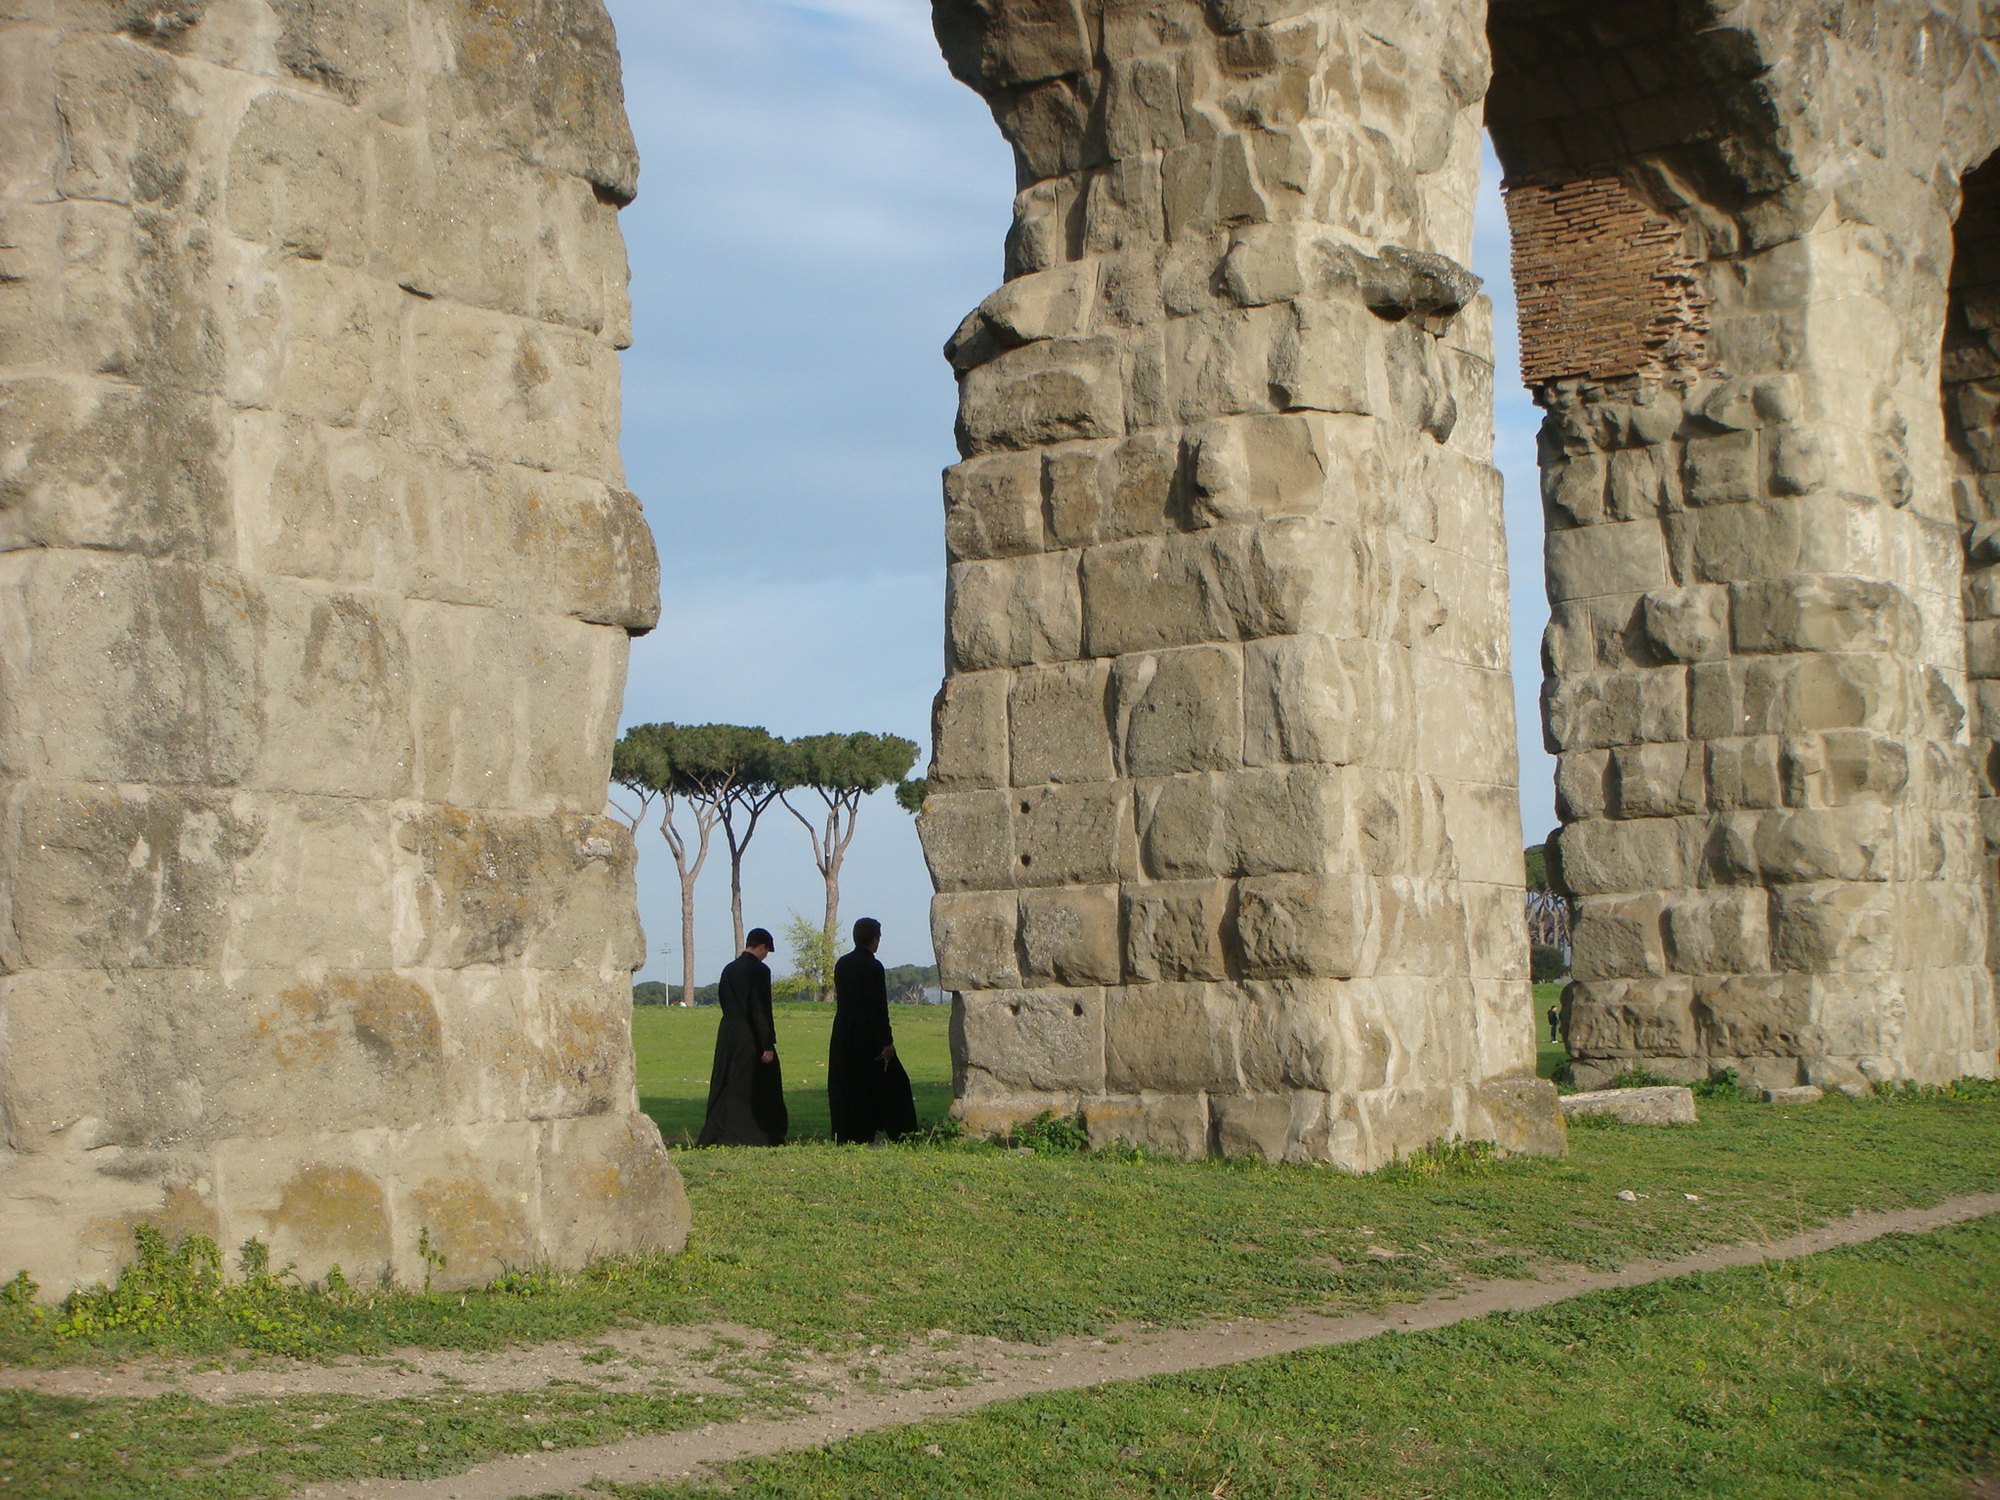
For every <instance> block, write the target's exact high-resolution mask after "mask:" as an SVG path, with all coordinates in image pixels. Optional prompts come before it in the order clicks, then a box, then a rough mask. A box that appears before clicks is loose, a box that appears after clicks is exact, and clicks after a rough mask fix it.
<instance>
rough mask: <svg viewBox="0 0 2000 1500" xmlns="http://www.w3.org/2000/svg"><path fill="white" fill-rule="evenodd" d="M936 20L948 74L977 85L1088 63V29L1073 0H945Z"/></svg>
mask: <svg viewBox="0 0 2000 1500" xmlns="http://www.w3.org/2000/svg"><path fill="white" fill-rule="evenodd" d="M934 24H935V26H936V28H937V36H938V45H939V46H940V47H942V48H943V49H944V57H945V62H946V63H947V64H949V65H950V68H951V75H952V77H954V78H956V79H958V80H959V81H960V82H961V83H965V84H969V85H970V86H972V87H973V88H975V89H983V88H985V87H988V86H996V85H997V86H1001V87H1014V86H1017V85H1020V84H1026V83H1036V82H1039V81H1041V80H1042V79H1046V78H1058V77H1061V76H1062V75H1063V74H1066V73H1079V72H1082V71H1083V70H1084V69H1085V68H1087V67H1088V66H1089V65H1090V53H1091V44H1090V29H1089V26H1088V24H1087V23H1086V22H1085V20H1084V17H1083V11H1082V9H1081V8H1080V7H1079V6H1077V5H1076V4H1074V3H1073V0H1048V3H1043V4H1037V5H1034V6H1018V7H1017V6H997V5H989V4H982V3H979V0H945V3H944V4H941V5H939V6H938V8H937V11H936V14H935V17H934Z"/></svg>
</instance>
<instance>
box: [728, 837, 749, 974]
mask: <svg viewBox="0 0 2000 1500" xmlns="http://www.w3.org/2000/svg"><path fill="white" fill-rule="evenodd" d="M744 842H745V843H746V844H747V843H748V842H749V840H748V839H745V840H744ZM729 920H730V921H731V922H732V923H733V924H734V925H735V927H736V946H735V948H734V949H732V950H731V951H732V952H734V953H741V952H742V951H743V851H742V850H741V849H738V848H737V847H736V846H735V845H734V844H733V843H732V844H731V845H730V846H729Z"/></svg>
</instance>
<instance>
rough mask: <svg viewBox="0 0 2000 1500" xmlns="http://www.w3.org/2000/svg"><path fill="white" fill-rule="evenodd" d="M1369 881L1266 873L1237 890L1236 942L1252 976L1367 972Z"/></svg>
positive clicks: (1348, 975) (1246, 973)
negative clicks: (1366, 936)
mask: <svg viewBox="0 0 2000 1500" xmlns="http://www.w3.org/2000/svg"><path fill="white" fill-rule="evenodd" d="M1372 895H1373V890H1372V888H1371V885H1370V883H1369V882H1366V881H1361V880H1355V879H1351V878H1349V879H1341V878H1338V877H1324V878H1322V877H1315V876H1311V875H1265V876H1260V877H1257V878H1254V879H1250V880H1245V881H1242V882H1241V883H1240V884H1239V886H1238V888H1237V911H1236V940H1237V943H1238V944H1239V945H1240V948H1241V951H1242V963H1243V974H1244V976H1245V977H1246V978H1249V979H1291V978H1297V977H1305V976H1325V977H1330V978H1336V979H1347V978H1351V977H1353V976H1354V975H1355V974H1357V973H1361V972H1365V969H1364V967H1363V966H1364V963H1365V960H1364V957H1363V949H1364V945H1365V942H1366V938H1365V934H1366V931H1367V923H1368V918H1369V916H1370V915H1371V906H1372V903H1371V902H1370V900H1369V898H1370V897H1371V896H1372Z"/></svg>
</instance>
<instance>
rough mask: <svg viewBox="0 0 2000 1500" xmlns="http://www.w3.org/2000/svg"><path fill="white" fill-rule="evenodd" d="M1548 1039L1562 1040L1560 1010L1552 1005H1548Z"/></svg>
mask: <svg viewBox="0 0 2000 1500" xmlns="http://www.w3.org/2000/svg"><path fill="white" fill-rule="evenodd" d="M1549 1040H1550V1041H1552V1042H1559V1041H1561V1040H1562V1012H1561V1011H1560V1010H1558V1009H1557V1008H1556V1007H1555V1006H1553V1005H1551V1006H1550V1007H1549Z"/></svg>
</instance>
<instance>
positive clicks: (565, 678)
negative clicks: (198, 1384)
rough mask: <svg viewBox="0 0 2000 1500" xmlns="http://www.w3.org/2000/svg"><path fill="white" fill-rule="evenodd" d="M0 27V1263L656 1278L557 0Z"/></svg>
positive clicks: (620, 609)
mask: <svg viewBox="0 0 2000 1500" xmlns="http://www.w3.org/2000/svg"><path fill="white" fill-rule="evenodd" d="M6 15H7V19H6V20H4V21H0V167H4V172H5V177H4V180H0V245H4V246H6V247H7V248H5V249H0V403H4V417H0V445H4V446H0V549H4V550H0V1048H4V1050H3V1051H0V1106H3V1107H4V1121H5V1132H6V1138H5V1151H4V1153H0V1273H8V1272H12V1271H14V1270H16V1269H19V1268H23V1267H25V1268H26V1269H27V1270H28V1271H29V1272H30V1273H31V1274H32V1275H33V1276H34V1277H35V1278H37V1279H38V1280H39V1281H40V1282H41V1283H42V1285H43V1287H44V1289H45V1291H49V1292H57V1291H60V1290H62V1289H63V1288H64V1287H67V1286H71V1285H75V1284H77V1283H79V1282H85V1281H89V1280H91V1279H93V1278H96V1277H101V1276H106V1275H108V1274H109V1273H111V1272H112V1271H113V1270H114V1268H115V1267H116V1265H117V1264H118V1263H119V1262H120V1261H121V1260H122V1259H123V1258H124V1257H125V1256H126V1255H127V1254H128V1253H129V1250H130V1246H131V1241H132V1230H133V1226H134V1225H135V1224H139V1223H145V1222H151V1223H154V1224H156V1225H158V1226H160V1227H161V1228H163V1229H164V1230H166V1231H167V1232H169V1233H170V1234H178V1233H185V1232H200V1233H203V1234H207V1235H210V1236H212V1237H214V1238H215V1239H216V1240H218V1241H219V1242H220V1243H221V1244H222V1245H223V1246H224V1248H225V1249H227V1250H233V1249H234V1247H235V1246H236V1245H237V1244H239V1243H240V1242H242V1241H243V1240H245V1239H247V1238H249V1237H250V1236H253V1235H254V1236H257V1237H258V1238H260V1239H262V1240H264V1241H265V1242H266V1243H267V1244H269V1245H270V1247H271V1251H272V1258H273V1262H274V1263H275V1264H278V1265H283V1264H285V1263H287V1262H296V1264H297V1268H298V1270H299V1272H300V1273H301V1274H302V1275H305V1276H307V1277H314V1276H318V1275H321V1274H322V1273H324V1272H325V1271H326V1269H327V1268H328V1266H330V1265H332V1264H335V1263H338V1264H339V1265H340V1266H341V1267H342V1269H343V1270H344V1271H345V1273H346V1274H347V1276H348V1277H349V1278H350V1279H360V1278H371V1279H372V1278H374V1277H376V1276H379V1275H381V1274H383V1273H384V1272H394V1273H395V1274H397V1275H399V1276H401V1277H403V1278H405V1279H406V1280H418V1279H421V1278H422V1276H423V1275H424V1272H425V1266H424V1264H423V1263H422V1261H421V1260H420V1258H419V1256H418V1253H417V1244H418V1240H419V1237H420V1236H421V1235H423V1234H425V1233H428V1236H429V1243H430V1244H431V1245H432V1246H433V1247H435V1249H436V1250H437V1251H439V1252H441V1253H442V1254H443V1255H444V1256H445V1258H446V1264H445V1268H444V1270H443V1272H442V1273H441V1274H442V1279H443V1281H444V1283H445V1284H466V1283H476V1282H480V1281H483V1280H485V1279H487V1278H489V1277H491V1276H492V1275H494V1274H495V1273H496V1272H498V1271H499V1269H500V1268H501V1265H502V1263H503V1262H512V1263H516V1264H518V1263H522V1262H526V1261H532V1260H536V1259H539V1258H544V1257H546V1258H549V1259H553V1260H555V1261H558V1262H562V1263H570V1264H575V1263H577V1262H578V1261H580V1260H581V1259H582V1258H583V1257H585V1256H587V1255H589V1254H592V1253H601V1252H604V1251H610V1250H617V1249H625V1248H635V1247H641V1246H662V1247H674V1246H677V1245H678V1244H679V1242H680V1240H681V1238H682V1237H683V1236H684V1234H685V1224H686V1210H685V1200H684V1197H683V1195H682V1192H681V1189H680V1183H679V1179H678V1176H677V1175H676V1173H675V1172H674V1169H673V1167H672V1165H671V1163H670V1162H669V1161H668V1159H667V1157H666V1155H665V1152H664V1150H663V1149H662V1146H661V1143H660V1139H659V1135H658V1132H657V1131H656V1130H655V1129H654V1128H653V1126H652V1125H651V1123H650V1122H649V1121H647V1120H646V1119H645V1117H644V1116H642V1115H641V1114H640V1113H639V1112H638V1108H637V1100H636V1097H635V1093H634V1087H633V1072H632V1054H631V1045H630V1039H629V1016H630V1012H629V1009H628V1007H629V1005H630V992H629V981H630V974H629V972H628V971H629V970H630V969H631V968H632V967H633V966H634V965H635V964H637V963H638V962H639V960H640V956H641V951H642V944H641V938H640V933H639V929H638V924H637V922H636V920H635V915H634V903H633V890H632V868H633V857H634V856H633V849H632V846H631V842H630V839H629V838H628V836H627V835H626V833H625V831H624V829H623V828H622V827H621V826H620V825H619V824H618V823H616V822H614V821H610V820H607V819H606V818H605V817H604V816H603V812H604V792H605V782H606V775H607V769H608V761H609V754H610V746H611V741H612V737H613V732H614V729H615V724H616V719H617V714H618V709H619V701H620V695H621V691H622V687H623V681H624V673H625V661H626V651H627V636H628V633H633V632H638V631H643V630H645V629H647V628H648V627H650V626H651V624H652V623H653V621H654V619H655V617H656V611H657V565H656V563H655V560H654V555H653V550H652V543H651V540H650V538H649V536H648V534H647V531H646V527H645V524H644V521H643V519H642V518H641V515H640V510H639V506H638V503H637V501H636V500H635V499H634V498H633V497H632V495H630V494H629V493H628V492H627V491H626V490H625V488H624V484H623V480H622V477H621V474H620V466H619V457H618V446H617V439H618V420H619V408H618V366H617V354H616V351H617V350H618V349H619V348H621V347H622V346H623V345H624V344H625V343H626V342H627V332H626V328H627V305H626V294H625V262H624V255H623V249H622V245H621V242H620V238H619V233H618V226H617V205H618V204H620V203H622V202H624V201H626V200H628V199H629V198H630V197H631V196H632V192H633V188H634V182H635V177H636V171H637V161H636V159H635V156H634V153H633V149H632V142H631V138H630V135H629V133H628V131H627V127H626V124H625V118H624V113H623V108H622V103H621V96H620V93H619V86H618V63H617V53H616V48H615V45H614V42H613V38H612V35H611V28H610V24H609V22H608V20H607V18H606V17H605V15H604V12H603V10H602V8H601V6H600V5H599V4H598V3H597V0H541V3H539V4H535V5H528V6H511V7H508V8H506V9H505V10H504V11H502V10H498V9H494V8H491V7H475V6H463V5H457V4H447V3H443V0H415V3H406V0H393V3H391V0H351V3H344V4H339V5H327V4H323V3H309V0H213V3H209V0H173V3H151V0H149V3H146V4H138V3H123V0H120V3H111V0H91V3H85V0H26V3H24V4H17V5H13V6H10V7H8V9H7V12H6Z"/></svg>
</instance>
